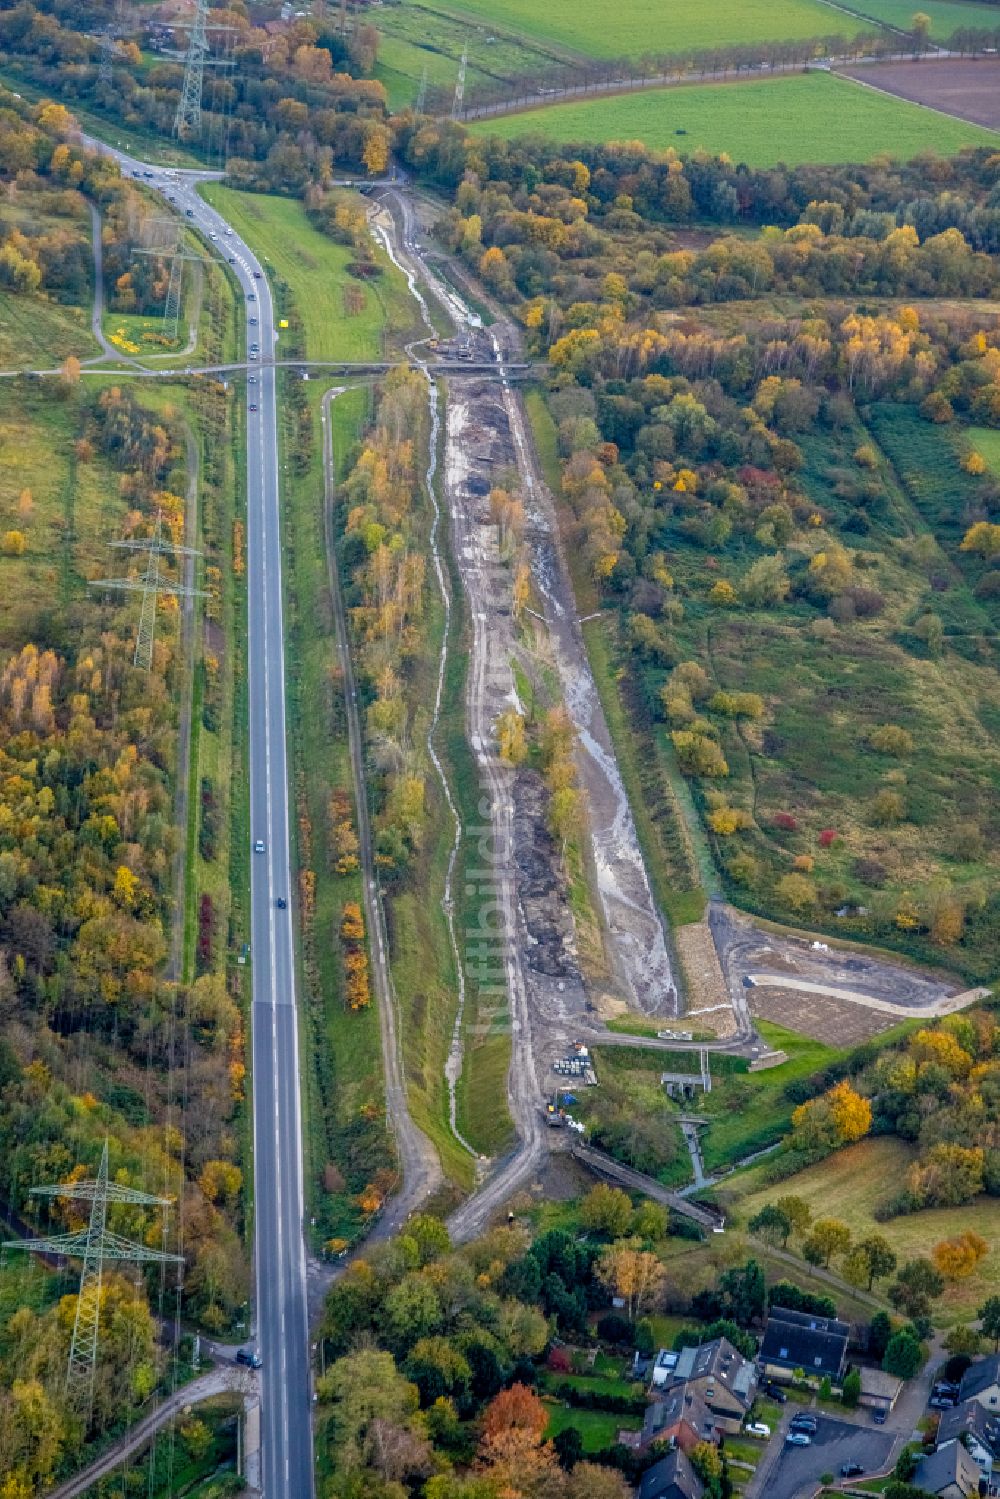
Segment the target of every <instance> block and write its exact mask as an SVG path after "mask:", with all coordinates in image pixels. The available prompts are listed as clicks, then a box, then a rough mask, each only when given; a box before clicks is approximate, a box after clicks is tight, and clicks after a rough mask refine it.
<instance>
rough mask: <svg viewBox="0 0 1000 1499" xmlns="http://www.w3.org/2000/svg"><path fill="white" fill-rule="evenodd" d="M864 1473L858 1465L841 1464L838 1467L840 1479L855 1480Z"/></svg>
mask: <svg viewBox="0 0 1000 1499" xmlns="http://www.w3.org/2000/svg"><path fill="white" fill-rule="evenodd" d="M864 1471H865V1470H864V1468H863V1467H862V1466H861V1464H860V1463H841V1465H840V1476H841V1478H857V1477H858V1475H859V1473H863V1472H864Z"/></svg>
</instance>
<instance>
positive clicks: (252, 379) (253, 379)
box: [247, 375, 257, 385]
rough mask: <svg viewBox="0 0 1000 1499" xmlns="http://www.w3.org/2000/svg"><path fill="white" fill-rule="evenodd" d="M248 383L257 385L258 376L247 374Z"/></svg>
mask: <svg viewBox="0 0 1000 1499" xmlns="http://www.w3.org/2000/svg"><path fill="white" fill-rule="evenodd" d="M247 384H248V385H256V384H257V376H256V375H247Z"/></svg>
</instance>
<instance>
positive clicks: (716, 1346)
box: [664, 1338, 757, 1436]
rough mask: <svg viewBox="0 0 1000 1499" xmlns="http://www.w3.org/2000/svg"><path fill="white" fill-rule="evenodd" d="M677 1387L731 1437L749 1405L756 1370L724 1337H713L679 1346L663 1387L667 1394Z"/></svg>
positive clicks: (755, 1389) (746, 1413)
mask: <svg viewBox="0 0 1000 1499" xmlns="http://www.w3.org/2000/svg"><path fill="white" fill-rule="evenodd" d="M680 1386H683V1387H684V1390H685V1392H686V1393H687V1394H689V1395H693V1396H694V1397H695V1398H696V1399H697V1400H699V1401H700V1402H701V1403H702V1404H703V1405H704V1406H705V1407H706V1409H707V1410H708V1411H709V1412H710V1413H711V1416H712V1419H713V1421H714V1423H715V1426H716V1429H717V1430H718V1431H720V1432H724V1433H726V1434H727V1435H733V1436H735V1435H736V1433H737V1432H739V1431H740V1429H741V1427H742V1426H743V1423H744V1421H745V1420H746V1418H747V1415H748V1414H749V1411H750V1407H751V1405H753V1402H754V1396H755V1395H756V1393H757V1371H756V1369H755V1368H754V1366H753V1364H752V1363H751V1362H750V1360H749V1359H746V1358H744V1357H743V1355H742V1354H741V1353H737V1351H736V1349H735V1348H734V1347H733V1345H732V1343H730V1341H729V1339H728V1338H713V1339H712V1341H711V1342H710V1343H701V1344H700V1345H699V1346H698V1347H697V1348H682V1349H681V1351H680V1353H679V1354H678V1355H677V1363H676V1364H675V1365H674V1368H673V1370H672V1371H670V1373H669V1374H668V1376H667V1380H666V1383H665V1386H664V1388H665V1390H666V1392H667V1393H668V1394H670V1393H672V1392H673V1391H674V1390H675V1389H677V1388H678V1387H680Z"/></svg>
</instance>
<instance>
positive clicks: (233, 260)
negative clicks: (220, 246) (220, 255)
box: [229, 255, 236, 265]
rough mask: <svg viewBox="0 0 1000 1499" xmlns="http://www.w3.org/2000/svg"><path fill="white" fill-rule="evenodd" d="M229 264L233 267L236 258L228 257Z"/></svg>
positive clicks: (233, 256)
mask: <svg viewBox="0 0 1000 1499" xmlns="http://www.w3.org/2000/svg"><path fill="white" fill-rule="evenodd" d="M229 264H230V265H235V264H236V256H235V255H230V257H229Z"/></svg>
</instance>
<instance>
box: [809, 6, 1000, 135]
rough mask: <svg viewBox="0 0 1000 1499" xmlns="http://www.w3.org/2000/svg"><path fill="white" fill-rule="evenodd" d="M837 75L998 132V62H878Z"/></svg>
mask: <svg viewBox="0 0 1000 1499" xmlns="http://www.w3.org/2000/svg"><path fill="white" fill-rule="evenodd" d="M984 10H985V7H984ZM997 14H1000V13H997ZM983 24H984V25H985V24H986V22H985V21H984V23H983ZM837 71H838V72H839V73H843V74H844V76H845V77H847V78H855V79H857V81H858V82H859V83H868V84H871V86H872V87H873V88H880V89H884V90H885V91H886V93H887V94H896V95H898V97H899V98H900V99H910V100H912V102H913V103H914V104H926V105H928V106H929V107H930V108H931V109H940V110H942V111H943V112H944V113H945V114H949V115H955V116H956V117H957V118H958V119H960V120H971V121H972V123H973V124H975V125H986V126H988V127H989V128H990V129H992V130H1000V58H996V57H977V58H962V57H949V58H946V59H945V58H942V59H941V60H940V61H938V60H937V59H934V60H928V61H925V62H880V63H871V64H868V65H865V66H858V67H854V68H838V69H837Z"/></svg>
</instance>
